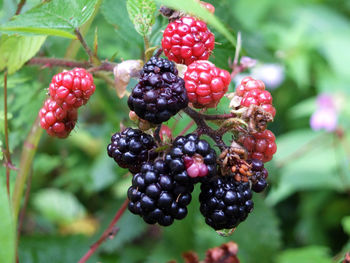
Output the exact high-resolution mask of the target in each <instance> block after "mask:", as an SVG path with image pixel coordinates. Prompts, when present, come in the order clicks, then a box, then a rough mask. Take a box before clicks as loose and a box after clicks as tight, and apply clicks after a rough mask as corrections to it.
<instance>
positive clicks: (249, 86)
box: [236, 77, 265, 97]
mask: <svg viewBox="0 0 350 263" xmlns="http://www.w3.org/2000/svg"><path fill="white" fill-rule="evenodd" d="M254 89H259V90H265V84H264V82H262V81H261V80H256V79H253V78H252V77H245V78H244V79H242V81H241V83H240V84H239V85H238V87H237V88H236V94H237V95H238V96H240V97H243V95H244V94H245V93H246V92H248V91H251V90H254Z"/></svg>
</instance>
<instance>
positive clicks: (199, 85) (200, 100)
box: [184, 60, 231, 108]
mask: <svg viewBox="0 0 350 263" xmlns="http://www.w3.org/2000/svg"><path fill="white" fill-rule="evenodd" d="M184 80H185V87H186V90H187V95H188V98H189V101H190V102H191V103H192V104H193V106H194V107H196V108H214V107H216V105H217V104H218V103H219V101H220V100H221V98H222V97H223V96H224V94H225V93H226V92H227V89H228V86H229V85H230V82H231V75H230V73H229V72H227V71H226V70H223V69H220V68H217V67H215V65H214V64H213V63H211V62H209V61H203V60H201V61H196V62H193V63H192V64H191V65H189V66H188V68H187V71H186V73H185V76H184Z"/></svg>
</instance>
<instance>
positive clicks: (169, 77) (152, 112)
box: [128, 59, 188, 124]
mask: <svg viewBox="0 0 350 263" xmlns="http://www.w3.org/2000/svg"><path fill="white" fill-rule="evenodd" d="M158 61H161V64H162V66H161V67H154V66H153V64H156V63H154V62H152V66H149V65H146V69H144V73H143V76H142V77H141V79H140V82H139V83H138V84H137V85H136V86H135V88H134V89H133V90H132V92H131V95H130V96H129V99H128V105H129V108H130V109H131V110H132V111H134V112H135V113H136V114H137V115H138V116H139V117H140V118H141V119H144V120H147V121H149V122H151V123H153V124H160V123H162V122H165V121H167V120H169V119H170V118H171V117H172V116H174V115H175V114H177V113H178V112H179V111H180V110H181V109H183V108H185V107H187V104H188V97H187V93H186V89H185V82H184V81H183V79H181V78H180V77H178V76H177V75H176V74H175V73H177V70H176V69H175V68H174V67H173V66H169V67H167V68H169V71H166V68H165V66H164V59H158ZM168 63H169V64H172V65H173V63H172V62H170V61H168ZM150 68H151V69H150ZM147 72H150V73H148V74H147ZM155 72H158V73H155Z"/></svg>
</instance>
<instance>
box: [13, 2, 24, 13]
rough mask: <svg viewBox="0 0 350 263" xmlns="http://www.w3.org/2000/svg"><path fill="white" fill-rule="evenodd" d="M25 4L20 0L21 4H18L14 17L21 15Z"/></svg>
mask: <svg viewBox="0 0 350 263" xmlns="http://www.w3.org/2000/svg"><path fill="white" fill-rule="evenodd" d="M25 3H26V0H21V2H19V3H18V5H17V10H16V13H15V15H19V14H20V13H21V11H22V8H23V6H24V4H25Z"/></svg>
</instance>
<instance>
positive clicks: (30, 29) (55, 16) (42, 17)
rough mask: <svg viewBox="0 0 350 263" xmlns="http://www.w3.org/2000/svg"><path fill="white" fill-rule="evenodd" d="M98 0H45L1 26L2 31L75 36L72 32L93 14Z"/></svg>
mask: <svg viewBox="0 0 350 263" xmlns="http://www.w3.org/2000/svg"><path fill="white" fill-rule="evenodd" d="M96 2H97V0H55V1H47V2H44V3H42V4H40V5H38V6H36V7H34V8H33V9H31V10H29V11H28V12H26V13H24V14H21V15H18V16H16V17H15V18H14V20H11V21H9V22H7V23H5V24H3V25H1V26H0V31H3V32H9V33H20V34H28V33H29V34H39V35H52V36H60V37H67V38H75V35H73V34H71V32H72V31H73V30H74V29H75V28H77V27H80V26H81V25H83V24H84V23H85V22H86V21H87V20H88V19H89V18H90V16H91V15H92V13H93V11H94V9H95V5H96Z"/></svg>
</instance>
